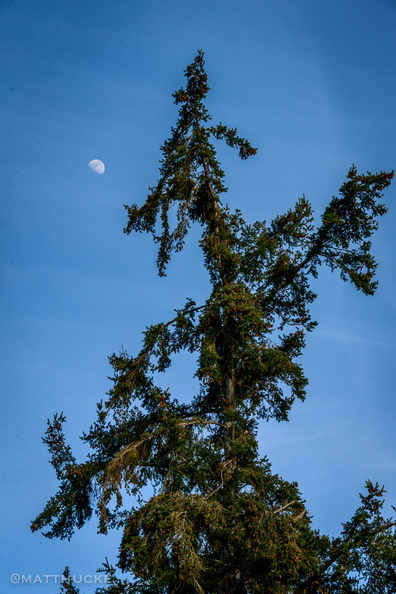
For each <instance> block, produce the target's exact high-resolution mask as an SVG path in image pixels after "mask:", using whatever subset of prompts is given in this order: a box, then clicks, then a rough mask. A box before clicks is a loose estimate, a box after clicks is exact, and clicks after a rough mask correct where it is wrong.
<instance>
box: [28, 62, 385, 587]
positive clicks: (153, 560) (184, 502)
mask: <svg viewBox="0 0 396 594" xmlns="http://www.w3.org/2000/svg"><path fill="white" fill-rule="evenodd" d="M185 75H186V77H187V84H186V86H185V88H182V89H180V90H178V91H176V93H174V95H173V97H174V99H175V103H176V104H177V105H179V107H180V109H179V119H178V121H177V123H176V126H175V127H174V128H173V129H172V135H171V137H170V139H169V140H167V141H166V142H165V143H164V145H163V146H162V153H163V159H162V161H161V169H160V178H159V181H158V184H157V185H156V187H153V188H150V193H149V195H148V197H147V200H146V202H145V203H144V204H143V206H137V205H132V206H130V207H126V208H127V211H128V223H127V226H126V229H125V231H126V232H127V233H131V232H132V231H140V232H143V231H144V232H149V233H151V234H152V235H153V238H154V241H155V242H156V243H158V257H157V266H158V272H159V275H160V276H163V275H164V274H165V271H166V266H167V264H168V262H169V260H170V258H171V256H172V254H173V252H177V251H180V250H181V249H182V248H183V246H184V243H185V241H186V238H187V234H188V230H189V228H190V226H191V225H192V224H193V223H196V224H197V225H199V226H200V228H201V230H202V235H201V240H200V247H201V249H202V254H203V262H204V265H205V267H206V269H207V271H208V275H209V279H210V283H211V293H210V295H209V296H208V298H207V300H206V301H205V302H204V303H200V304H197V303H195V302H194V301H193V300H192V299H187V301H186V302H185V304H184V305H182V306H181V307H179V309H176V310H175V315H174V316H173V317H172V319H170V320H168V321H166V322H161V323H159V324H157V325H154V326H150V327H149V328H147V329H146V331H145V332H144V337H143V344H142V348H141V351H140V352H139V353H138V354H137V355H136V356H130V355H128V353H126V352H121V353H120V354H114V355H112V356H111V357H110V363H111V365H112V368H113V370H114V378H113V380H114V385H113V388H112V389H111V390H110V392H109V395H108V399H107V401H105V402H100V403H99V404H98V408H97V419H96V421H95V422H94V423H93V425H92V426H91V427H90V429H89V430H88V432H87V433H85V434H84V435H83V437H82V439H83V441H84V442H85V443H87V444H88V445H89V446H90V448H91V450H90V451H91V453H90V455H89V456H88V457H87V460H86V461H85V462H82V463H78V462H77V461H76V460H75V458H74V457H73V455H72V452H71V449H70V447H69V446H68V445H66V443H65V439H64V435H63V431H62V425H63V422H64V421H65V418H64V416H63V414H61V415H56V416H55V417H54V419H53V420H52V421H50V422H49V424H48V430H47V434H46V437H45V439H44V441H45V442H46V443H47V445H48V447H49V449H50V452H51V454H52V464H53V466H54V468H55V470H56V473H57V477H58V479H59V482H60V488H59V491H58V493H57V494H56V495H55V496H53V497H52V498H51V499H50V500H49V501H48V503H47V505H46V507H45V509H44V511H43V512H42V513H41V514H40V515H39V516H38V517H37V518H36V520H35V521H34V523H33V524H32V529H33V530H41V529H43V528H46V529H47V531H46V532H45V534H46V536H48V537H50V538H52V537H59V538H70V537H71V535H72V533H73V531H74V529H75V528H80V527H81V526H82V525H83V524H84V523H85V522H86V521H87V520H89V519H90V518H91V516H92V514H93V513H95V514H96V515H97V517H98V523H99V530H100V532H102V533H106V532H107V530H108V529H109V528H119V529H121V530H122V539H121V544H120V549H119V559H118V563H117V565H118V568H120V569H121V570H122V571H123V572H125V575H126V576H127V577H126V578H125V579H123V580H120V579H119V578H118V577H117V575H116V572H115V568H113V567H112V566H110V565H109V564H108V563H107V562H106V564H105V567H104V570H105V571H106V572H107V575H108V578H109V584H108V585H107V586H106V587H105V588H102V589H99V590H97V592H111V593H128V594H129V593H139V594H140V593H150V594H163V593H169V594H170V593H174V592H175V593H180V594H195V593H197V594H242V593H243V594H245V593H246V594H251V593H268V594H289V593H291V592H294V593H298V594H303V593H304V594H308V593H309V594H313V593H334V594H335V593H340V594H341V593H343V594H345V593H363V592H364V593H367V594H368V593H373V594H374V593H376V594H380V593H391V592H395V591H396V571H395V563H396V540H395V533H394V526H395V524H394V522H393V521H392V520H387V519H385V518H383V517H382V515H381V508H382V506H383V493H384V490H383V489H381V488H380V487H379V485H374V484H372V483H370V482H368V483H367V485H366V487H367V493H366V494H365V495H364V496H363V495H362V496H361V506H360V507H359V509H358V510H357V512H356V513H355V515H354V516H353V518H352V519H351V520H350V521H349V522H346V523H345V525H344V527H343V530H342V532H341V535H340V536H339V537H338V538H335V539H333V538H330V537H327V536H323V535H320V534H319V533H318V532H317V531H315V530H313V529H312V528H311V522H310V517H309V515H308V513H307V510H306V507H305V502H304V500H303V499H302V496H301V494H300V492H299V490H298V487H297V483H289V482H286V481H284V480H282V479H281V478H280V477H279V476H277V475H276V474H273V473H272V472H271V466H270V464H269V462H268V460H267V459H266V458H264V459H260V458H259V456H258V442H257V430H258V424H259V422H260V420H261V419H264V420H268V419H276V420H278V421H284V420H287V418H288V414H289V411H290V408H291V406H292V404H293V402H294V401H295V399H296V398H297V399H300V400H304V398H305V390H306V385H307V379H306V377H305V375H304V371H303V369H302V367H301V364H300V363H299V362H298V358H299V355H300V354H301V351H302V349H303V347H304V335H305V333H306V332H307V331H311V330H312V329H313V328H314V327H315V325H316V322H315V321H313V320H312V318H311V315H310V312H309V306H310V304H311V303H312V301H313V300H314V299H315V294H314V293H313V292H312V290H311V288H310V278H311V277H316V276H317V274H318V270H319V267H320V266H321V265H322V264H327V265H328V266H330V268H331V269H332V270H334V271H339V273H340V276H341V278H342V279H343V280H348V281H350V282H351V283H352V284H353V285H354V286H355V287H356V288H357V289H358V290H360V291H362V292H363V293H365V294H367V295H371V294H373V293H374V291H375V288H376V282H375V281H374V280H373V279H374V272H375V268H376V262H375V260H374V257H373V256H372V254H371V252H370V248H371V244H370V237H371V235H372V234H373V232H374V231H375V230H376V229H377V219H378V217H379V216H381V215H383V214H384V213H385V212H386V208H385V207H384V205H383V204H381V203H380V202H379V200H380V198H381V195H382V194H381V193H382V191H383V190H384V189H385V188H386V187H387V186H389V184H390V182H391V179H392V177H393V172H390V173H386V172H381V173H377V174H371V173H367V174H360V173H358V171H357V170H356V168H355V167H354V166H352V167H351V168H350V170H349V172H348V174H347V179H346V181H345V183H344V184H343V185H342V186H341V188H340V191H339V194H338V196H337V197H333V198H332V200H331V201H330V203H329V205H328V207H327V208H326V209H325V211H324V213H323V215H322V219H321V224H320V225H319V227H318V228H316V227H315V226H314V223H313V214H312V208H311V205H310V204H309V202H308V201H307V200H306V199H305V198H304V197H303V198H300V199H299V200H298V201H297V203H296V205H295V207H294V208H292V209H290V210H289V211H288V212H286V214H283V215H280V216H278V217H277V218H276V219H275V220H274V221H273V222H272V223H271V224H269V225H267V224H266V223H265V222H261V221H258V222H255V223H253V224H248V223H247V222H245V221H244V219H243V218H242V214H241V212H240V211H236V212H231V211H230V210H229V208H228V207H227V206H225V205H224V204H223V203H222V195H223V194H224V193H225V191H226V188H225V187H224V185H223V178H224V173H223V171H222V169H221V167H220V165H219V163H218V161H217V158H216V151H215V149H214V146H213V144H212V143H211V140H212V139H213V138H215V139H216V140H224V141H225V142H226V144H228V145H229V146H230V147H232V148H236V149H237V150H238V151H239V156H240V157H241V158H242V159H247V158H248V157H250V156H252V155H254V154H255V153H256V149H255V148H253V147H252V146H251V144H250V143H249V142H248V140H246V139H245V138H242V137H241V136H239V135H238V133H237V131H236V129H234V128H227V127H226V126H225V125H223V124H219V125H217V126H212V125H210V120H211V118H210V116H209V114H208V112H207V110H206V107H205V106H204V103H203V101H204V98H205V96H206V94H207V92H208V90H209V87H208V83H207V76H206V74H205V70H204V59H203V53H202V52H199V53H198V55H197V57H196V58H195V60H194V61H193V63H192V64H191V65H190V66H188V67H187V69H186V71H185ZM181 351H187V352H190V353H195V354H196V355H197V369H196V377H197V378H198V380H199V385H200V388H199V390H198V393H196V394H195V395H192V397H191V399H190V401H189V402H188V403H180V402H179V401H178V400H176V399H174V398H172V396H171V394H170V392H169V391H168V390H164V389H162V388H161V387H159V386H158V385H156V383H155V378H156V377H158V375H157V374H158V373H159V372H166V370H167V369H168V368H169V367H170V366H171V364H172V359H173V357H174V355H176V354H177V353H179V352H181ZM147 485H149V486H151V487H152V489H153V490H152V493H153V495H152V497H150V498H148V499H147V500H144V499H143V497H142V495H141V491H142V489H143V488H144V487H146V486H147ZM129 496H134V497H133V498H132V501H133V503H132V507H131V499H130V497H129Z"/></svg>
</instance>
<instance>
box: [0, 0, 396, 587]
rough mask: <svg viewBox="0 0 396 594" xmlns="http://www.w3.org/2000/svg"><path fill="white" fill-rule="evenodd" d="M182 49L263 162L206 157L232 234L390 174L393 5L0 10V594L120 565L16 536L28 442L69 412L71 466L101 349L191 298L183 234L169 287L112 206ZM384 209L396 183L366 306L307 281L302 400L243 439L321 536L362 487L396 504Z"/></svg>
mask: <svg viewBox="0 0 396 594" xmlns="http://www.w3.org/2000/svg"><path fill="white" fill-rule="evenodd" d="M199 48H202V49H203V50H204V51H205V55H206V65H207V72H208V75H209V84H210V86H211V89H212V90H211V92H210V94H209V96H208V101H207V106H208V108H209V111H210V112H211V113H212V115H213V119H214V122H215V123H216V122H217V121H220V120H221V121H222V122H224V123H225V124H227V125H229V126H231V127H233V126H236V127H237V128H238V131H239V133H240V134H241V135H242V136H244V137H247V138H249V140H250V141H251V142H252V144H253V146H257V147H258V148H259V152H258V155H257V156H256V157H255V158H252V159H250V160H249V161H247V162H242V161H240V160H238V156H237V153H236V152H234V151H232V150H231V149H229V148H228V147H226V148H224V149H221V151H220V152H219V157H220V160H221V162H222V164H223V166H224V169H225V171H226V174H227V177H226V185H228V187H229V193H228V195H227V199H228V201H229V203H230V206H231V207H232V208H240V209H241V210H242V212H243V213H244V215H245V216H246V218H247V219H248V220H249V221H253V220H256V219H259V220H263V219H266V220H271V219H272V218H273V217H274V216H276V215H277V214H278V213H282V212H284V211H285V210H287V209H288V208H289V207H291V206H292V205H293V204H294V203H295V201H296V200H297V198H299V197H300V196H301V195H302V193H305V196H306V198H307V199H308V200H310V201H311V202H312V204H313V206H314V209H315V212H316V213H317V215H318V216H319V215H320V214H321V212H322V211H323V209H324V207H325V205H326V204H327V202H328V201H329V199H330V198H331V196H332V195H334V194H336V193H337V191H338V188H339V187H340V185H341V184H342V183H343V181H344V178H345V175H346V173H347V171H348V169H349V167H350V165H351V164H352V163H355V164H356V166H357V167H358V169H359V170H362V171H366V170H370V171H373V172H375V171H379V170H392V169H393V168H395V166H396V154H395V138H396V115H395V113H396V112H395V105H396V97H395V95H396V82H395V80H396V79H395V66H396V1H395V0H342V1H341V0H333V2H329V1H326V2H325V1H324V0H245V2H241V1H240V0H210V1H209V0H201V1H200V2H196V1H192V0H169V1H168V2H164V0H162V1H160V0H145V1H144V2H143V1H139V0H96V1H95V2H94V1H93V0H84V1H83V2H82V1H81V0H56V1H54V0H52V1H50V0H35V1H32V0H14V1H13V0H0V63H1V79H0V119H1V126H0V134H1V135H2V139H1V143H0V151H1V161H0V164H1V177H0V183H1V200H2V207H1V216H0V219H1V230H2V233H1V241H2V248H1V264H2V277H1V278H2V291H1V295H2V308H1V313H2V316H3V320H2V328H3V331H2V335H3V341H2V353H1V363H2V368H3V369H2V376H1V377H2V404H1V433H0V435H1V439H2V463H1V473H2V480H3V488H2V493H1V498H2V499H1V511H2V514H3V518H2V531H1V533H2V537H1V538H2V541H3V547H2V553H1V559H0V568H1V572H0V590H1V592H2V593H4V594H8V593H16V592H21V593H22V592H26V594H27V593H28V592H30V591H32V590H33V588H35V591H40V592H48V593H49V592H57V591H58V590H59V587H57V586H55V585H54V583H53V582H50V583H49V584H46V585H45V584H44V585H42V586H39V585H36V586H33V585H31V586H28V585H26V584H25V585H22V584H19V585H13V584H11V583H10V575H11V574H12V573H17V574H19V575H22V574H23V575H33V576H36V575H39V576H43V575H46V574H51V575H57V574H60V573H61V572H62V570H63V568H64V566H65V565H70V567H71V570H72V573H74V574H76V575H90V574H94V573H95V570H96V569H97V568H98V567H99V566H100V564H101V563H102V561H103V560H104V557H105V556H106V555H107V556H108V558H109V560H110V561H113V562H115V561H116V548H117V543H118V536H117V534H110V535H109V536H107V537H103V536H97V535H96V527H95V525H94V524H91V525H89V526H87V527H85V528H83V529H82V530H81V531H80V532H79V533H78V534H76V536H75V537H74V538H73V540H72V541H71V542H67V541H66V542H60V541H51V540H48V539H46V538H44V537H43V536H41V535H40V534H37V533H35V534H31V533H30V530H29V523H30V521H31V520H32V519H33V518H34V517H35V516H36V515H37V513H38V512H40V511H41V509H42V507H43V506H44V504H45V502H46V501H47V499H48V497H49V496H50V495H52V494H53V493H54V491H55V490H56V486H57V484H56V480H55V475H54V472H53V470H52V468H51V466H50V465H49V464H48V457H49V456H48V453H47V451H46V449H45V446H44V445H43V444H42V442H41V437H42V435H43V433H44V431H45V428H46V419H47V417H52V415H53V414H54V413H55V412H60V411H64V413H65V414H66V416H67V419H68V422H67V424H66V432H67V435H68V438H69V441H70V443H71V444H72V446H74V447H75V449H76V454H77V455H78V456H80V459H81V458H82V457H83V456H84V453H85V452H84V450H83V447H82V444H81V442H80V440H79V437H78V436H79V435H80V434H81V432H82V431H83V430H85V429H87V427H88V426H89V424H90V423H91V421H92V420H93V418H94V414H95V404H96V402H97V401H98V400H100V399H101V398H102V397H104V395H105V393H106V391H107V390H108V389H109V387H110V382H109V380H108V379H107V376H108V375H110V373H111V369H110V367H109V365H108V362H107V356H108V355H110V354H111V353H113V352H114V351H116V352H118V351H119V350H120V348H121V346H124V348H126V349H127V350H128V352H130V353H134V352H136V351H137V349H138V348H139V344H140V336H141V334H140V333H141V331H142V330H144V328H145V327H146V326H147V325H149V324H151V323H156V322H159V321H162V320H167V319H169V318H170V316H171V315H172V312H173V309H174V308H177V307H179V306H181V305H183V304H184V302H185V297H187V296H189V297H192V298H194V299H195V300H197V301H198V302H202V301H203V300H204V299H205V298H206V296H207V291H208V284H207V279H206V275H205V272H204V271H203V270H202V266H201V260H200V254H199V251H198V249H197V247H196V245H195V244H194V242H195V241H196V239H197V237H198V234H197V233H194V232H193V233H192V234H191V236H190V237H189V241H188V246H187V247H186V249H185V251H184V252H183V253H182V254H179V255H176V257H174V259H173V261H172V263H171V265H170V266H169V271H168V276H167V277H166V278H165V279H160V278H158V277H157V276H156V269H155V266H154V260H155V249H154V246H153V244H152V241H151V239H150V238H149V237H146V236H144V235H133V236H126V235H124V234H123V233H122V229H123V227H124V225H125V223H126V217H125V211H124V208H123V204H125V203H127V204H131V203H132V202H138V203H141V202H143V201H144V199H145V196H146V193H147V188H148V186H151V185H155V183H156V180H157V178H158V160H159V158H160V152H159V147H160V145H161V144H162V142H163V141H164V140H165V139H166V138H168V137H169V132H170V127H171V126H172V125H173V124H174V123H175V121H176V118H177V110H176V107H175V106H174V105H173V99H172V97H171V94H172V93H173V92H174V91H175V90H176V89H178V88H180V87H181V86H182V85H183V84H184V80H185V79H184V76H183V70H184V68H185V66H186V65H187V64H189V63H190V62H191V61H192V60H193V58H194V57H195V55H196V51H197V49H199ZM91 159H101V160H102V161H103V162H104V163H105V165H106V171H105V173H104V174H103V175H96V174H94V173H93V172H92V171H91V170H90V169H89V167H88V162H89V161H90V160H91ZM395 196H396V184H394V186H393V187H391V189H390V190H388V191H387V192H386V195H385V199H386V202H387V203H388V204H389V207H390V210H389V213H388V214H387V215H386V217H384V218H383V220H382V221H381V227H380V230H379V232H378V233H377V235H376V237H375V239H374V253H375V254H376V257H377V259H378V261H379V268H378V275H377V276H378V280H379V288H378V291H377V293H376V295H375V296H374V297H366V296H364V295H362V294H359V293H357V292H356V291H355V290H354V289H353V287H352V286H351V285H350V284H347V283H343V282H342V281H341V280H340V279H339V277H338V276H337V275H336V274H331V273H330V272H328V271H326V270H322V274H321V276H320V278H319V280H318V281H315V282H314V283H313V287H314V290H315V291H317V292H318V293H319V297H318V299H317V301H316V302H315V304H314V306H313V311H314V316H315V317H316V319H317V320H318V321H319V326H318V328H317V329H316V331H315V332H314V333H313V334H312V335H310V336H309V337H308V341H307V348H306V352H305V355H304V358H303V363H304V365H305V369H306V373H307V375H308V378H309V379H310V385H309V388H308V397H307V400H306V402H305V403H303V404H302V403H297V404H295V406H294V409H293V411H292V414H291V417H290V422H289V423H284V424H281V425H280V424H277V423H275V422H272V423H267V424H263V426H262V427H261V431H260V440H261V446H262V452H263V454H267V455H268V456H269V458H270V460H271V461H272V463H273V469H274V471H275V472H278V473H279V474H280V475H281V476H282V477H283V478H284V479H287V480H290V481H293V480H295V481H297V482H298V483H299V486H300V488H301V491H302V493H303V495H304V497H305V498H306V500H307V506H308V509H309V510H310V511H311V513H312V515H313V525H314V526H315V527H316V528H318V529H320V530H322V531H324V532H327V533H330V534H332V535H335V534H337V533H338V532H339V530H340V527H341V523H342V522H343V521H346V520H348V519H349V517H350V516H351V514H352V513H353V511H354V510H355V509H356V507H357V506H358V504H359V498H358V493H359V491H360V492H361V491H362V490H363V486H364V483H365V481H366V479H368V478H370V479H371V480H373V481H376V480H378V481H379V482H380V483H381V484H385V485H386V487H387V490H388V494H387V501H388V504H387V505H388V507H387V509H389V510H390V504H391V503H393V504H394V505H395V504H396V474H395V435H394V424H395V415H396V405H395V397H394V390H395V388H394V378H393V373H394V366H395V341H394V333H395V328H396V323H395V313H396V312H395V309H396V307H395V298H394V295H395V291H396V275H395V266H394V262H395V255H396V254H395V251H396V238H395V234H394V232H393V231H394V228H395V224H396V207H395V205H394V198H395ZM192 373H193V365H192V361H191V360H190V358H188V357H181V358H180V361H179V366H178V367H177V369H176V370H175V371H172V372H171V373H170V376H169V379H167V380H166V383H167V385H169V386H170V387H171V389H172V391H173V393H174V394H175V395H179V396H180V397H182V398H187V397H189V395H190V394H192V393H193V392H194V388H195V384H194V382H193V381H192V380H191V379H190V376H191V375H192ZM82 591H83V592H86V593H89V592H93V587H92V586H87V587H85V588H82Z"/></svg>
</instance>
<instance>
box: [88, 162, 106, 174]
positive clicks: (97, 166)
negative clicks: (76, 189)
mask: <svg viewBox="0 0 396 594" xmlns="http://www.w3.org/2000/svg"><path fill="white" fill-rule="evenodd" d="M88 167H89V168H90V169H91V170H92V171H93V172H94V173H98V174H99V175H102V173H104V171H105V166H104V163H103V161H101V160H100V159H92V161H90V162H89V163H88Z"/></svg>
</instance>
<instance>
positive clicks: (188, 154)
mask: <svg viewBox="0 0 396 594" xmlns="http://www.w3.org/2000/svg"><path fill="white" fill-rule="evenodd" d="M185 75H186V77H187V85H186V88H185V89H180V90H178V91H176V92H175V93H174V94H173V97H174V98H175V103H176V104H181V108H180V113H179V120H178V122H177V124H176V127H175V128H173V129H172V136H171V138H170V139H169V140H167V141H166V142H165V143H164V145H163V146H162V147H161V149H162V152H163V155H164V158H163V160H162V167H161V170H160V173H161V177H160V180H159V182H158V184H157V186H156V187H155V188H151V193H150V195H149V196H148V198H147V200H146V203H145V204H144V206H142V207H140V208H139V207H138V206H136V205H133V206H131V207H127V209H128V216H129V221H128V225H127V227H126V229H125V231H126V232H127V233H130V232H131V231H133V230H134V231H151V232H152V233H153V235H154V238H155V240H156V241H158V242H159V243H160V249H159V254H158V260H157V264H158V269H159V273H160V275H163V274H164V270H165V267H166V264H167V262H168V261H169V258H170V255H171V253H172V251H173V250H176V251H179V250H181V249H182V247H183V244H184V238H185V236H186V233H187V231H188V227H189V225H190V224H191V222H193V221H197V222H199V223H201V224H203V225H206V224H208V223H209V220H211V219H212V218H213V217H211V216H210V214H209V212H212V214H213V209H214V208H215V207H216V204H217V203H218V201H219V197H220V195H221V194H222V193H223V192H225V187H224V185H223V182H222V180H223V177H224V172H223V171H222V169H221V168H220V165H219V163H218V161H217V159H216V152H215V149H214V147H213V145H212V144H211V143H210V137H211V136H214V137H215V138H217V139H224V140H225V141H226V143H227V144H228V145H229V146H232V147H237V148H239V155H240V157H241V158H242V159H247V158H248V157H249V156H250V155H254V154H256V149H254V148H252V146H251V145H250V143H249V142H248V141H247V140H246V139H245V138H241V137H240V136H238V135H237V132H236V130H235V128H232V129H230V128H227V127H226V126H223V125H222V124H219V125H217V126H215V127H213V126H206V124H207V122H208V121H209V120H210V119H211V117H210V116H209V114H208V111H207V109H206V107H205V105H204V103H203V100H204V98H205V97H206V95H207V93H208V91H209V86H208V84H207V79H208V77H207V75H206V73H205V71H204V59H203V52H202V51H200V52H199V53H198V55H197V57H196V58H195V60H194V62H193V63H192V64H191V65H190V66H188V67H187V68H186V71H185ZM175 204H177V221H178V223H177V226H176V228H175V229H174V231H172V232H171V231H170V229H169V221H168V212H169V209H170V208H171V207H172V206H174V205H175ZM208 209H209V212H208ZM158 217H160V218H161V235H160V236H158V237H157V235H156V234H155V229H156V221H157V218H158Z"/></svg>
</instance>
